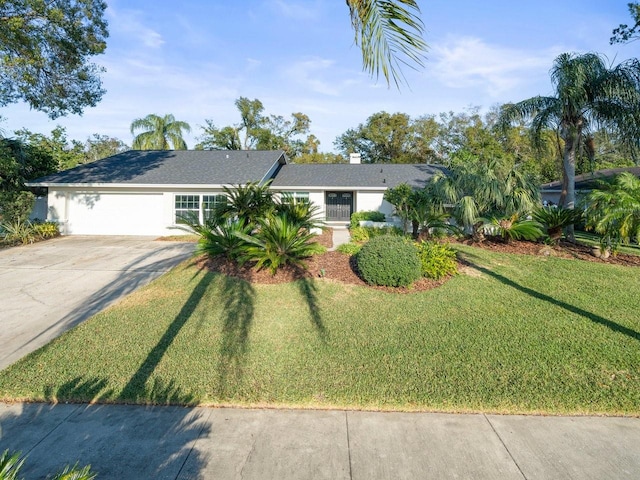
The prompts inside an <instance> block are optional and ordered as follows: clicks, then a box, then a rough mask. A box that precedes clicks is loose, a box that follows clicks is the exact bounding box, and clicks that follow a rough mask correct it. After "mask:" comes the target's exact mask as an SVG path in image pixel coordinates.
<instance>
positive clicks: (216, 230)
mask: <svg viewBox="0 0 640 480" xmlns="http://www.w3.org/2000/svg"><path fill="white" fill-rule="evenodd" d="M194 230H195V231H196V233H197V234H198V235H200V240H198V246H197V248H196V253H198V254H205V255H209V256H210V257H214V256H216V255H224V256H225V257H227V258H228V259H229V260H236V259H237V258H238V256H239V255H240V253H241V251H242V249H243V247H245V246H246V242H245V241H244V240H243V239H242V238H240V237H239V236H238V233H240V234H249V232H250V231H251V226H249V225H247V226H245V225H243V223H242V222H241V221H240V220H236V221H233V222H223V223H221V224H220V225H213V224H210V225H200V226H198V227H197V228H194Z"/></svg>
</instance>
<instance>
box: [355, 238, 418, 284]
mask: <svg viewBox="0 0 640 480" xmlns="http://www.w3.org/2000/svg"><path fill="white" fill-rule="evenodd" d="M356 260H357V265H358V270H359V272H360V275H361V276H362V278H363V279H364V281H366V282H367V283H369V284H371V285H384V286H389V287H408V286H409V285H411V284H412V283H413V282H415V281H416V280H418V279H419V278H420V277H421V275H422V273H421V265H420V258H419V256H418V249H417V247H416V246H415V245H414V244H413V243H410V242H407V241H406V240H405V239H404V238H403V237H400V236H397V235H383V236H379V237H375V238H373V239H371V240H370V241H369V242H368V243H366V244H365V245H364V246H363V247H362V249H361V250H360V253H358V256H357V257H356Z"/></svg>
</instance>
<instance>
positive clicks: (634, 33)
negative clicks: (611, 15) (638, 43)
mask: <svg viewBox="0 0 640 480" xmlns="http://www.w3.org/2000/svg"><path fill="white" fill-rule="evenodd" d="M627 7H628V8H629V14H630V15H631V19H632V20H633V25H632V26H629V25H627V24H625V23H621V24H620V25H619V26H618V28H615V29H614V30H613V32H612V37H611V38H610V39H609V43H611V44H612V45H613V44H614V43H627V42H632V41H634V40H637V39H638V35H639V33H640V3H638V2H632V3H628V4H627Z"/></svg>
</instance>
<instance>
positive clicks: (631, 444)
mask: <svg viewBox="0 0 640 480" xmlns="http://www.w3.org/2000/svg"><path fill="white" fill-rule="evenodd" d="M5 449H10V450H12V451H15V450H20V451H22V452H23V454H28V458H27V460H26V462H25V466H24V470H23V471H22V475H23V476H24V477H25V478H44V477H45V476H46V475H47V474H49V473H53V472H55V471H58V470H59V469H60V468H61V467H62V466H64V465H66V464H74V463H75V462H76V461H78V462H79V464H80V465H86V464H91V466H92V470H93V471H95V472H96V473H97V474H98V479H111V478H117V479H129V478H131V479H143V478H144V479H152V478H153V479H165V478H166V479H194V478H203V479H209V478H216V479H218V478H219V479H240V478H242V479H271V478H273V479H325V478H326V479H363V480H364V479H367V480H370V479H413V478H427V479H431V478H432V479H447V478H456V479H458V478H468V479H491V480H493V479H581V480H584V479H594V480H595V479H598V480H602V479H632V478H633V479H636V478H640V419H637V418H611V417H532V416H511V415H505V416H500V415H482V414H480V415H453V414H423V413H372V412H355V411H354V412H345V411H306V410H304V411H303V410H239V409H214V408H182V407H143V406H126V405H119V406H118V405H115V406H114V405H96V406H87V405H56V406H52V405H48V404H13V405H6V404H0V452H1V451H4V450H5Z"/></svg>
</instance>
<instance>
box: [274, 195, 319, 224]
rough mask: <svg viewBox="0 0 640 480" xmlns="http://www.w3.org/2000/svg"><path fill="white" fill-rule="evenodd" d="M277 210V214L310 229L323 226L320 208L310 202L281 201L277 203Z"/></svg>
mask: <svg viewBox="0 0 640 480" xmlns="http://www.w3.org/2000/svg"><path fill="white" fill-rule="evenodd" d="M275 211H276V214H277V215H281V216H283V217H285V218H286V219H287V220H288V221H290V222H291V223H293V224H295V225H298V226H299V227H300V228H304V229H305V230H309V231H310V230H312V229H314V228H321V227H322V225H323V223H324V222H323V221H322V220H321V218H320V208H319V207H318V206H317V205H313V204H311V203H309V202H293V201H292V202H288V201H284V202H280V203H278V204H277V205H276V207H275Z"/></svg>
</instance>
